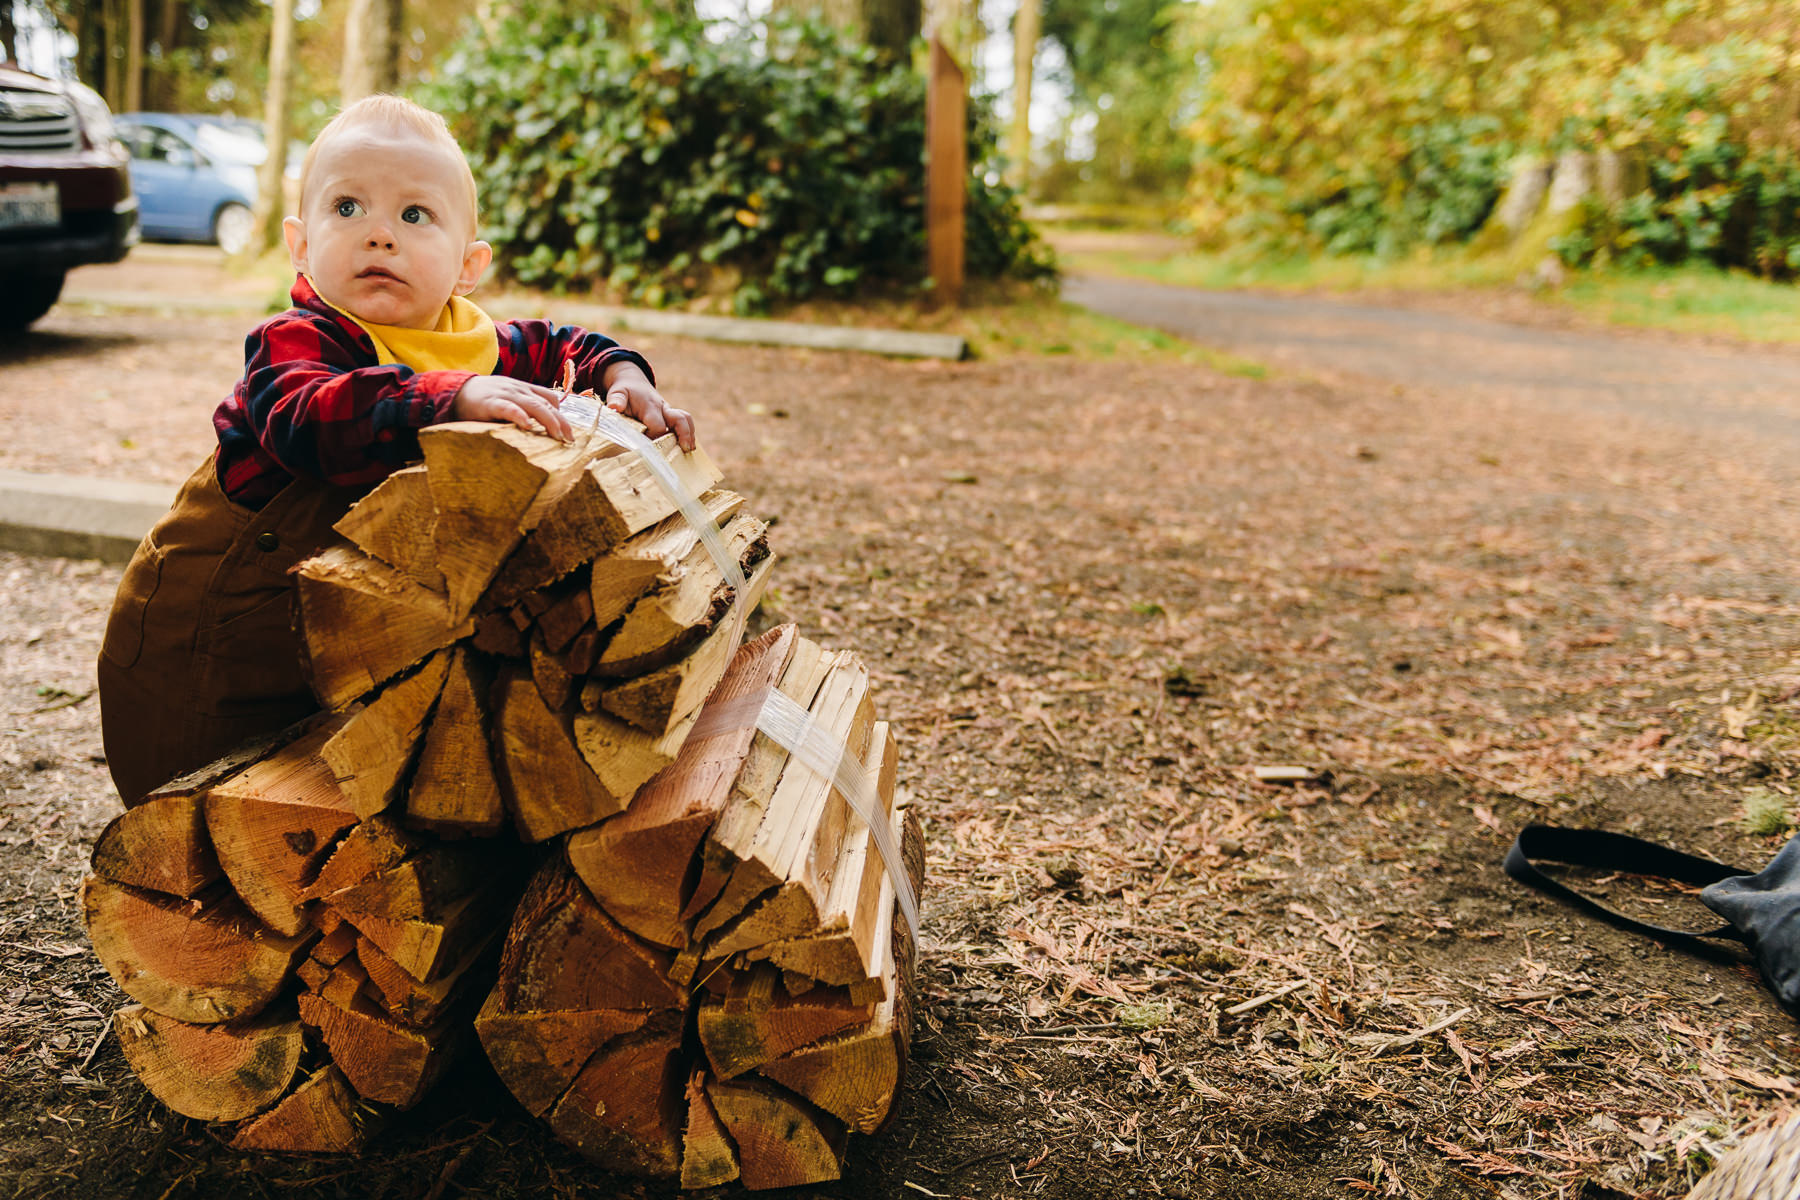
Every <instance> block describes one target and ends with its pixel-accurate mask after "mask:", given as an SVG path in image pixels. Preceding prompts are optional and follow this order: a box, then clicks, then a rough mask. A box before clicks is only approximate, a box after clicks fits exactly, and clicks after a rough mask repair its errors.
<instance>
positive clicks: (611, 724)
mask: <svg viewBox="0 0 1800 1200" xmlns="http://www.w3.org/2000/svg"><path fill="white" fill-rule="evenodd" d="M699 719H700V710H698V709H696V710H695V711H694V712H692V713H690V714H689V715H688V716H687V718H686V719H684V720H682V721H678V722H676V723H675V724H674V725H672V726H670V727H669V729H668V731H667V732H665V733H661V734H653V733H645V732H644V731H643V730H641V729H639V728H638V727H637V726H635V725H627V724H626V723H625V722H623V721H620V720H617V719H615V718H613V717H609V716H607V715H606V714H605V713H590V712H579V711H577V712H575V713H572V714H571V715H570V728H569V732H570V733H571V734H572V735H573V736H574V738H575V748H576V749H577V750H579V751H581V757H582V758H584V759H586V760H587V765H588V768H589V769H590V770H592V771H593V772H594V775H595V777H596V778H598V779H599V780H600V786H601V787H603V788H605V789H606V790H607V792H608V793H609V794H611V795H614V796H635V795H636V794H637V792H638V789H640V788H642V787H643V786H644V785H645V784H646V783H649V782H650V781H651V780H652V779H654V778H655V777H656V775H657V774H658V773H659V772H661V771H662V770H663V768H665V767H667V766H668V765H669V764H671V763H673V762H674V761H675V758H676V756H677V755H678V754H680V753H681V748H682V746H683V745H685V744H686V743H687V739H688V734H689V733H690V732H691V731H692V730H693V728H694V723H695V722H696V721H698V720H699Z"/></svg>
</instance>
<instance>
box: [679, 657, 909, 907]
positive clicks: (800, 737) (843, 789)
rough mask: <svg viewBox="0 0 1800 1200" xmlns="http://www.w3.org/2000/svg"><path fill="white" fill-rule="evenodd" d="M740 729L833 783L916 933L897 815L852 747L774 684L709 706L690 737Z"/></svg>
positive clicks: (690, 738)
mask: <svg viewBox="0 0 1800 1200" xmlns="http://www.w3.org/2000/svg"><path fill="white" fill-rule="evenodd" d="M741 729H755V730H756V731H757V732H758V733H761V734H763V735H764V736H765V737H767V738H768V739H769V740H770V741H772V742H774V743H775V744H776V745H778V746H780V747H781V748H782V749H783V750H786V751H787V752H788V754H789V755H790V756H792V758H793V760H794V761H795V762H797V763H799V764H800V765H801V766H803V767H805V768H806V769H807V770H809V771H812V772H814V773H815V774H817V775H819V776H820V777H821V778H824V779H829V780H830V781H831V785H832V787H833V788H835V789H836V790H837V791H838V792H839V793H840V794H841V795H842V796H843V797H844V801H845V803H847V804H849V806H850V807H851V809H852V810H853V811H854V812H855V813H856V815H857V816H859V817H861V818H862V820H863V823H864V824H866V825H867V826H868V827H869V834H870V836H871V837H872V838H873V839H874V842H875V849H876V852H877V853H879V854H880V855H881V864H882V866H884V867H886V868H887V873H888V878H889V879H891V880H893V882H894V900H895V901H896V902H897V903H898V904H899V906H900V915H901V916H902V917H903V918H904V919H905V920H906V927H907V928H908V929H909V930H911V931H912V933H913V936H914V937H917V936H918V932H919V901H918V898H917V897H916V896H914V895H913V889H912V879H911V878H910V877H909V876H908V875H907V873H906V863H905V859H904V858H903V857H902V855H901V852H900V843H899V841H898V840H897V839H896V838H895V837H894V823H893V819H892V818H891V817H890V816H889V815H888V813H887V810H886V808H884V807H883V805H882V803H881V793H880V792H879V791H877V790H876V787H875V779H874V777H873V776H872V775H871V774H870V773H869V772H868V771H866V770H864V769H863V765H862V764H861V763H859V762H857V761H856V756H855V755H853V754H850V753H848V752H847V751H848V749H849V747H847V746H845V745H844V743H842V742H840V741H838V740H837V739H836V738H834V737H832V736H831V734H830V732H829V731H828V730H825V729H821V728H820V727H819V724H818V722H817V721H815V720H814V719H813V715H812V714H811V713H810V712H807V711H806V709H804V708H802V707H801V706H800V705H799V704H798V703H796V702H795V701H794V699H793V698H792V697H791V696H788V695H787V694H786V693H784V692H781V691H778V690H777V689H775V688H768V689H766V690H764V691H760V692H752V693H751V694H750V695H747V696H740V697H738V698H736V699H733V700H728V701H725V702H724V703H722V704H708V705H707V706H706V709H705V710H704V711H703V712H702V713H701V714H700V719H699V720H698V721H696V722H695V723H694V728H693V729H692V730H691V731H689V733H688V740H689V741H696V742H697V741H699V740H700V739H702V738H709V737H717V736H718V735H720V734H726V733H735V732H737V731H738V730H741Z"/></svg>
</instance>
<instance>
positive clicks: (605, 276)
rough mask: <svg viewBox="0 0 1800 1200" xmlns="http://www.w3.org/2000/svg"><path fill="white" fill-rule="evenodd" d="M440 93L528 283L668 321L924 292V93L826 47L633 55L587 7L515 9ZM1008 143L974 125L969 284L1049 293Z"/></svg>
mask: <svg viewBox="0 0 1800 1200" xmlns="http://www.w3.org/2000/svg"><path fill="white" fill-rule="evenodd" d="M520 9H526V10H527V11H525V12H521V11H519V10H520ZM441 77H442V82H441V83H440V84H439V85H437V87H436V89H435V94H433V95H432V96H431V97H430V100H431V102H432V103H434V104H435V105H436V106H437V107H438V108H439V110H440V111H442V112H444V113H445V115H446V117H447V118H448V119H449V120H450V122H451V126H452V128H453V129H455V130H456V132H457V135H458V137H459V139H460V140H461V141H462V144H463V147H464V149H465V151H466V152H467V153H468V155H469V160H470V163H471V165H472V166H473V167H474V170H475V174H476V179H477V181H478V182H479V183H480V184H481V190H482V200H483V208H484V234H485V235H486V236H487V237H488V238H489V240H491V241H492V242H493V243H494V245H495V249H496V257H497V258H498V259H499V260H500V261H501V262H502V264H503V269H504V270H506V271H508V272H509V273H510V274H511V275H512V276H513V277H515V278H517V279H518V280H520V281H521V282H524V283H528V284H534V285H538V286H549V287H556V288H571V289H588V288H592V287H595V286H605V287H609V288H611V289H612V290H614V291H616V292H618V293H621V294H623V295H624V296H625V297H627V298H629V299H630V300H632V301H635V302H639V303H646V304H652V305H663V304H669V303H673V302H676V301H679V300H681V299H683V298H686V297H689V296H692V295H695V294H698V293H701V292H706V291H709V290H711V291H724V292H729V293H730V295H731V299H732V304H733V307H734V308H735V309H737V310H738V311H740V312H753V311H759V310H762V309H764V308H766V307H767V306H768V305H770V304H771V303H773V302H776V301H789V300H799V299H803V298H806V297H809V296H812V295H815V294H818V293H820V292H837V293H845V292H849V291H851V290H853V289H856V288H859V287H865V286H871V285H877V286H879V285H886V284H895V283H899V284H917V283H918V282H920V281H921V277H922V274H923V270H924V258H925V249H924V238H925V224H924V196H923V189H924V166H923V158H924V144H925V124H924V87H923V83H922V82H921V80H920V79H919V77H918V76H917V75H916V74H914V73H913V72H911V71H909V70H907V69H905V68H903V67H894V66H890V65H887V64H885V63H884V62H882V61H880V60H879V59H878V58H877V56H876V55H875V54H874V53H873V52H872V51H869V50H867V49H866V48H861V47H857V46H854V45H850V44H847V43H846V42H844V41H843V40H841V39H840V38H839V37H838V36H837V35H835V34H833V33H831V32H829V31H827V30H825V29H823V28H821V27H819V26H816V25H807V24H776V25H774V26H772V27H771V30H770V35H769V37H768V38H767V40H766V41H765V40H764V39H762V38H758V37H754V36H752V34H751V33H750V32H749V31H748V30H744V29H740V30H737V31H735V32H734V33H733V34H732V35H731V36H729V37H726V38H724V39H723V40H717V41H715V40H709V38H708V37H707V34H706V31H705V30H704V29H703V28H702V27H701V26H699V25H696V24H693V23H680V22H676V21H670V20H664V21H662V22H661V23H659V24H657V25H656V26H655V27H653V28H652V29H650V30H649V31H647V32H645V31H641V30H640V31H634V33H633V35H631V36H614V34H613V32H612V31H609V29H608V28H607V25H606V20H605V17H604V16H603V15H600V14H598V13H595V12H592V11H584V10H581V9H580V8H578V7H577V6H576V5H574V4H568V5H548V6H545V7H543V8H535V7H532V6H517V7H515V8H512V9H511V10H510V13H509V15H508V16H505V17H503V18H502V19H501V20H500V22H499V24H498V27H497V28H495V29H493V30H491V31H473V32H471V34H470V35H469V36H468V37H467V38H466V39H465V40H464V41H463V43H462V44H461V45H460V46H459V47H458V48H457V50H456V51H455V52H454V53H453V54H452V56H451V58H450V59H449V60H448V61H447V63H446V64H445V67H444V69H443V71H442V72H441ZM993 142H994V138H993V134H992V132H991V129H990V128H989V125H988V123H987V122H986V121H985V119H984V116H983V114H982V113H981V111H980V110H979V109H976V110H975V111H974V113H973V114H972V120H971V126H970V135H969V144H970V156H969V157H970V162H971V164H972V170H971V174H970V182H969V204H968V208H967V211H968V252H967V264H968V270H969V272H970V274H971V275H974V276H1009V275H1010V276H1015V277H1024V278H1038V277H1044V276H1046V275H1049V274H1051V273H1052V272H1053V270H1054V268H1053V266H1052V264H1051V261H1050V258H1049V254H1048V251H1047V250H1046V249H1044V247H1043V246H1042V244H1041V243H1040V242H1038V241H1037V240H1036V239H1035V238H1034V236H1033V235H1032V233H1031V230H1030V228H1029V227H1028V226H1027V225H1026V224H1025V222H1024V220H1023V218H1022V217H1021V215H1020V213H1019V207H1018V202H1017V199H1016V197H1015V196H1014V195H1013V194H1012V192H1011V191H1010V190H1008V189H1006V188H1004V187H1002V186H999V185H997V184H990V183H988V182H987V175H988V172H987V170H986V167H987V162H988V158H989V156H990V153H991V150H992V147H993Z"/></svg>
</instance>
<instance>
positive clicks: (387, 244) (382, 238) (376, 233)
mask: <svg viewBox="0 0 1800 1200" xmlns="http://www.w3.org/2000/svg"><path fill="white" fill-rule="evenodd" d="M393 248H394V231H393V230H391V229H389V228H388V227H387V226H385V225H380V226H377V227H376V228H374V229H371V230H370V231H369V249H371V250H392V249H393Z"/></svg>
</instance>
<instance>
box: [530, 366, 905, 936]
mask: <svg viewBox="0 0 1800 1200" xmlns="http://www.w3.org/2000/svg"><path fill="white" fill-rule="evenodd" d="M560 407H561V408H562V410H563V412H564V413H565V414H566V415H568V416H569V417H570V418H571V419H572V420H573V421H577V422H582V423H585V424H586V425H587V427H588V431H589V433H590V435H592V434H597V435H598V436H600V437H602V438H604V439H605V440H606V441H608V442H611V443H612V444H613V445H615V446H618V447H620V448H622V449H625V450H630V451H632V452H633V453H635V454H636V455H637V456H638V457H639V458H641V459H643V460H644V465H645V466H646V467H647V468H648V469H649V471H650V475H651V477H652V478H653V479H655V480H656V482H657V483H658V484H659V485H660V486H661V487H662V489H663V491H664V492H666V493H667V494H668V496H669V499H670V500H672V501H674V503H675V506H676V508H678V509H679V510H680V511H681V515H682V516H683V517H684V518H686V519H687V522H688V524H690V525H692V526H693V527H694V531H695V532H696V533H697V534H698V535H699V537H700V541H701V544H702V545H704V546H705V547H706V552H707V553H708V554H710V555H712V559H713V561H714V562H715V563H717V564H718V566H719V572H720V574H722V575H723V576H724V577H725V582H726V583H728V584H730V585H731V588H732V604H731V609H732V617H731V619H732V621H733V623H734V624H735V625H736V626H737V628H738V634H739V637H738V638H734V639H733V640H734V641H736V640H739V638H741V636H742V631H743V625H744V623H745V621H746V620H748V618H749V613H748V612H747V611H745V605H744V603H743V598H744V593H745V590H746V589H745V581H744V572H743V570H742V569H741V568H740V567H739V566H738V561H737V558H736V557H735V556H734V555H732V554H731V553H730V551H728V550H727V549H726V548H725V540H724V538H722V537H721V536H720V535H719V527H718V525H717V524H715V523H714V521H713V519H712V514H711V513H709V512H707V511H706V506H705V505H703V504H701V503H700V498H699V497H698V496H696V495H694V493H693V492H691V491H689V490H688V488H687V485H686V484H684V483H682V481H681V476H679V475H677V474H676V473H675V468H674V467H672V466H670V465H669V460H668V459H666V458H664V457H663V456H662V452H661V451H659V450H657V448H656V444H655V443H654V442H652V441H651V440H650V439H649V438H648V437H646V436H645V435H644V434H643V433H642V432H641V431H639V429H638V428H637V426H636V425H635V424H633V423H632V422H631V421H628V420H626V419H625V418H624V417H621V416H620V415H619V414H618V413H616V412H614V411H613V410H612V409H610V408H608V407H606V406H605V405H604V404H596V403H595V402H594V401H593V400H592V399H590V398H589V397H586V396H576V395H571V394H568V393H566V392H565V393H564V396H563V400H562V404H561V406H560ZM752 706H754V707H752ZM749 728H754V729H756V730H757V731H758V732H759V733H762V734H763V735H764V736H766V737H768V738H769V739H770V740H771V741H773V742H774V743H775V744H776V745H778V746H780V747H781V748H782V749H784V750H786V751H787V752H788V754H789V755H791V756H792V757H793V759H794V761H795V762H797V763H799V764H800V765H801V766H803V767H805V768H806V769H807V770H809V771H813V772H815V773H817V774H818V775H819V776H821V777H822V778H825V779H829V780H831V783H832V786H833V787H834V788H835V789H836V790H837V791H838V792H839V793H840V794H841V795H842V796H843V797H844V800H845V802H846V803H847V804H849V805H850V807H851V809H852V810H854V811H855V813H856V815H857V816H859V817H861V818H862V819H863V821H864V822H865V823H866V824H867V825H868V827H869V832H870V835H871V837H873V839H874V841H875V849H876V850H877V852H879V853H880V855H881V863H882V865H883V866H884V867H886V868H887V873H888V878H890V879H892V880H893V882H894V899H895V900H896V901H897V902H898V903H899V905H900V915H901V916H902V917H904V918H905V920H906V925H907V928H908V929H909V930H911V932H912V934H913V936H914V937H917V936H918V932H919V902H918V898H917V897H915V896H914V895H913V890H912V880H911V879H910V878H908V876H907V874H906V869H905V862H904V860H903V859H902V857H901V853H900V844H899V842H898V841H897V840H895V838H894V827H893V822H892V821H891V820H890V819H889V817H888V815H887V812H886V810H885V809H884V808H883V807H882V804H881V796H880V794H879V793H878V792H877V791H876V789H875V782H874V780H873V779H871V778H870V777H869V774H868V772H866V771H864V770H863V767H862V764H861V763H859V762H857V761H856V759H855V757H854V756H852V755H850V754H848V753H846V751H847V750H848V747H846V746H845V745H844V744H843V743H842V742H839V741H837V740H836V739H835V738H833V737H832V736H831V735H830V734H829V733H827V732H826V731H825V730H823V729H820V728H819V727H818V724H817V723H816V722H815V721H814V720H813V717H812V714H811V713H809V712H807V711H806V710H805V709H804V708H802V707H800V705H799V704H797V703H795V702H794V701H793V700H792V699H791V698H790V697H788V696H786V695H784V694H783V693H781V692H779V691H777V690H775V689H774V688H770V689H769V690H768V691H767V692H766V693H764V694H762V695H751V696H746V697H743V698H741V699H738V700H734V701H730V702H728V703H726V704H723V705H708V706H707V708H706V709H705V711H704V712H703V713H702V714H701V716H700V720H699V721H698V722H696V723H695V725H694V728H693V729H692V730H690V731H689V733H688V738H689V739H690V740H693V741H698V740H699V739H700V738H703V737H712V736H715V735H717V734H719V733H727V732H732V731H735V730H739V729H749Z"/></svg>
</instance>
